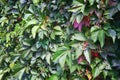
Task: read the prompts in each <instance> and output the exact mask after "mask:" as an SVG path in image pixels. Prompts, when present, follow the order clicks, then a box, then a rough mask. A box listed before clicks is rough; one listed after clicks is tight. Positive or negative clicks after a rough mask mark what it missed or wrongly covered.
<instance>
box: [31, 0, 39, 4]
mask: <svg viewBox="0 0 120 80" xmlns="http://www.w3.org/2000/svg"><path fill="white" fill-rule="evenodd" d="M32 1H33V3H34V4H38V3H39V2H40V0H32Z"/></svg>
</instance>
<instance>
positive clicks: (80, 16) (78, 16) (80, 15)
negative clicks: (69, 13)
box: [76, 14, 83, 23]
mask: <svg viewBox="0 0 120 80" xmlns="http://www.w3.org/2000/svg"><path fill="white" fill-rule="evenodd" d="M82 19H83V15H82V14H79V15H77V16H76V20H77V22H78V23H80V22H81V20H82Z"/></svg>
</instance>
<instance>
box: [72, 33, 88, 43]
mask: <svg viewBox="0 0 120 80" xmlns="http://www.w3.org/2000/svg"><path fill="white" fill-rule="evenodd" d="M71 39H72V40H78V41H86V40H87V38H86V37H85V35H84V34H83V33H77V34H75V35H73V36H72V38H71Z"/></svg>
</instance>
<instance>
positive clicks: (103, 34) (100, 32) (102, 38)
mask: <svg viewBox="0 0 120 80" xmlns="http://www.w3.org/2000/svg"><path fill="white" fill-rule="evenodd" d="M98 38H99V42H100V45H101V47H103V46H104V42H105V32H104V30H100V31H99V33H98Z"/></svg>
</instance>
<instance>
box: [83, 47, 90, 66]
mask: <svg viewBox="0 0 120 80" xmlns="http://www.w3.org/2000/svg"><path fill="white" fill-rule="evenodd" d="M84 56H85V58H86V60H87V61H88V62H89V64H90V63H91V51H90V49H88V48H87V49H85V50H84Z"/></svg>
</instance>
